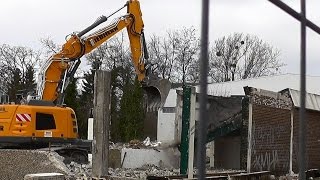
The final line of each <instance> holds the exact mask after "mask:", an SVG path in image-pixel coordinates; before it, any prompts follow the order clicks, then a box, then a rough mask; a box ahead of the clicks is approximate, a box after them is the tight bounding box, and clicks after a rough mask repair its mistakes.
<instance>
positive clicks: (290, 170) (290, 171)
mask: <svg viewBox="0 0 320 180" xmlns="http://www.w3.org/2000/svg"><path fill="white" fill-rule="evenodd" d="M293 114H294V108H292V109H291V117H290V120H291V134H290V162H289V175H293V174H294V173H293V171H292V154H293Z"/></svg>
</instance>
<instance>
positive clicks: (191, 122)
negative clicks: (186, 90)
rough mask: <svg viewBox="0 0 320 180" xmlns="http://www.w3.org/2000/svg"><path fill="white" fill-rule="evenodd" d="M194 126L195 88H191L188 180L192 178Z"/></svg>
mask: <svg viewBox="0 0 320 180" xmlns="http://www.w3.org/2000/svg"><path fill="white" fill-rule="evenodd" d="M195 125H196V88H195V87H192V88H191V98H190V125H189V159H188V179H191V178H193V161H194V135H195V131H196V126H195Z"/></svg>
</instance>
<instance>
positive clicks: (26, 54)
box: [0, 44, 41, 92]
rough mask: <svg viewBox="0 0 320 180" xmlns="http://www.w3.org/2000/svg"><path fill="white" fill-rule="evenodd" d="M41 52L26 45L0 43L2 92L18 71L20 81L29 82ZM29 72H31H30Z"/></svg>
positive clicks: (5, 90) (0, 82) (0, 83)
mask: <svg viewBox="0 0 320 180" xmlns="http://www.w3.org/2000/svg"><path fill="white" fill-rule="evenodd" d="M40 55H41V53H40V52H39V51H35V50H32V49H31V48H28V47H22V46H10V45H7V44H3V45H0V79H1V80H0V86H1V90H2V91H4V92H7V91H8V83H9V82H10V81H12V80H13V76H14V74H16V72H18V71H19V74H20V76H21V83H22V84H25V83H26V82H30V81H31V79H26V78H33V75H32V73H34V71H33V70H34V68H35V67H36V66H37V63H38V62H39V59H40ZM30 73H31V74H30Z"/></svg>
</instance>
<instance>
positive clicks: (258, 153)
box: [251, 104, 291, 174]
mask: <svg viewBox="0 0 320 180" xmlns="http://www.w3.org/2000/svg"><path fill="white" fill-rule="evenodd" d="M252 109H253V112H252V137H251V139H252V144H251V148H252V149H251V153H252V154H251V170H252V171H272V172H275V173H280V174H281V173H288V172H289V162H290V137H291V111H290V110H287V109H280V108H274V107H269V106H265V105H257V104H254V105H253V107H252Z"/></svg>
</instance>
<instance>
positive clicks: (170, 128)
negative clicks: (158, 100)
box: [157, 89, 177, 144]
mask: <svg viewBox="0 0 320 180" xmlns="http://www.w3.org/2000/svg"><path fill="white" fill-rule="evenodd" d="M176 102H177V93H176V90H175V89H172V90H170V91H169V94H168V97H167V100H166V103H165V104H164V107H163V108H162V109H160V110H159V111H158V125H157V126H158V127H157V129H158V131H157V140H158V141H161V142H162V143H169V144H170V143H174V141H175V131H176V125H175V113H174V112H163V110H164V109H165V108H167V109H169V110H170V109H172V108H176Z"/></svg>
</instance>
